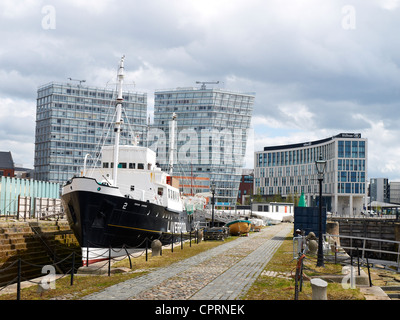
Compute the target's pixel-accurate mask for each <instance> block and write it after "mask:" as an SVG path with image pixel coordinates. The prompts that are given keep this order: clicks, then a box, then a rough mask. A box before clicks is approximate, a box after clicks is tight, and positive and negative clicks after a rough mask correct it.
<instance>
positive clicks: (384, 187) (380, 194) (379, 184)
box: [370, 178, 390, 203]
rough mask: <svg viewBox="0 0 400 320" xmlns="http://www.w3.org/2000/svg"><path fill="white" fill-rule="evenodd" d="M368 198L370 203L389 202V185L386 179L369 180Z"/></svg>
mask: <svg viewBox="0 0 400 320" xmlns="http://www.w3.org/2000/svg"><path fill="white" fill-rule="evenodd" d="M370 198H371V199H370V200H371V202H372V201H378V202H385V203H389V202H390V185H389V179H388V178H371V179H370Z"/></svg>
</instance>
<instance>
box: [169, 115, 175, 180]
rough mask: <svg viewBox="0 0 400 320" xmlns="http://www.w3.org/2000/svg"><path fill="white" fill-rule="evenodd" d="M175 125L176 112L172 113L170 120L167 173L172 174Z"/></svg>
mask: <svg viewBox="0 0 400 320" xmlns="http://www.w3.org/2000/svg"><path fill="white" fill-rule="evenodd" d="M175 126H176V113H175V112H174V113H173V114H172V121H171V127H170V142H169V174H170V175H171V176H172V172H173V169H174V154H175Z"/></svg>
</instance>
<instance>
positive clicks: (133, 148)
mask: <svg viewBox="0 0 400 320" xmlns="http://www.w3.org/2000/svg"><path fill="white" fill-rule="evenodd" d="M124 59H125V57H122V58H121V60H120V63H119V69H118V73H117V80H118V81H117V99H116V118H115V122H114V135H115V139H114V144H113V145H105V146H103V147H102V149H101V153H100V154H101V159H100V162H101V164H100V165H99V166H98V167H96V168H90V169H86V160H87V159H86V158H87V157H85V162H84V170H83V173H82V174H81V175H80V176H75V177H73V178H71V179H70V180H68V181H67V182H66V183H65V184H64V185H63V187H62V193H61V200H62V204H63V208H64V212H65V214H66V217H67V220H68V223H69V225H70V228H71V230H72V231H73V233H74V234H75V237H76V239H77V240H78V242H79V245H80V247H81V249H82V264H83V265H89V264H92V263H95V262H98V261H102V260H107V259H110V258H114V257H118V256H122V255H126V254H127V253H128V254H130V253H132V252H136V251H138V250H143V248H146V247H150V245H151V241H153V240H156V239H158V240H160V241H161V243H162V244H163V245H165V244H169V243H171V241H172V240H173V238H174V234H175V239H176V238H177V237H179V236H181V235H182V234H184V233H186V232H188V231H190V223H189V221H188V215H187V213H186V211H185V209H184V202H183V199H182V196H181V194H180V192H179V181H178V180H177V179H176V178H174V177H173V175H172V168H173V149H174V148H173V147H172V146H171V155H170V166H169V169H168V172H165V171H163V170H161V168H160V167H159V166H158V164H157V162H156V153H155V152H154V151H153V150H151V149H149V148H147V147H143V146H139V145H138V144H137V143H134V142H133V143H132V144H130V145H120V133H121V129H122V123H123V120H122V112H121V109H122V102H123V96H122V85H123V79H124ZM171 121H176V115H175V114H174V115H173V117H172V119H171ZM172 127H174V126H172ZM171 134H172V136H173V134H174V133H173V132H172V133H171ZM171 141H173V139H171Z"/></svg>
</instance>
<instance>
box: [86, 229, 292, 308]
mask: <svg viewBox="0 0 400 320" xmlns="http://www.w3.org/2000/svg"><path fill="white" fill-rule="evenodd" d="M292 228H293V225H292V224H290V223H281V224H278V225H274V226H269V227H267V228H264V229H262V231H261V232H258V233H252V234H250V236H249V237H240V238H238V239H236V240H234V241H231V242H227V243H225V244H222V245H220V246H218V247H216V248H213V249H210V250H207V251H205V252H202V253H200V254H198V255H196V256H194V257H191V258H188V259H186V260H182V261H179V262H176V263H174V264H172V265H170V266H168V267H164V268H159V269H156V270H154V271H152V272H150V273H148V274H146V275H144V276H141V277H138V278H134V279H131V280H127V281H125V282H122V283H119V284H116V285H114V286H111V287H109V288H107V289H105V290H103V291H101V292H98V293H94V294H91V295H89V296H86V297H85V298H84V299H86V300H190V299H192V300H234V299H238V298H240V296H241V295H243V294H244V293H246V292H247V290H248V289H249V288H250V286H251V285H252V284H253V282H254V281H255V280H256V279H257V277H258V276H259V274H260V273H261V272H262V270H263V269H264V267H265V265H266V264H267V263H268V261H269V260H270V259H271V257H272V256H273V254H274V253H275V251H276V250H277V249H278V248H279V246H280V245H281V244H282V241H283V240H284V238H285V237H286V236H287V235H288V233H289V232H290V231H291V230H292Z"/></svg>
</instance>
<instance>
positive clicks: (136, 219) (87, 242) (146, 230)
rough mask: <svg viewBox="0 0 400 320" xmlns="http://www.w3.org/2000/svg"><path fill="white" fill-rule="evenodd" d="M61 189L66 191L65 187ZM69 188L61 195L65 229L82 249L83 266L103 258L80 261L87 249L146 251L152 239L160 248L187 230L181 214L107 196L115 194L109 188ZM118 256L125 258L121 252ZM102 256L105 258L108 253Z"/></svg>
mask: <svg viewBox="0 0 400 320" xmlns="http://www.w3.org/2000/svg"><path fill="white" fill-rule="evenodd" d="M74 179H87V180H94V179H90V178H74ZM94 181H95V180H94ZM70 184H71V185H72V183H70ZM96 184H97V182H96ZM64 188H68V185H66V186H65V187H64ZM70 188H71V190H68V192H64V193H63V195H62V202H63V207H64V211H65V213H66V216H67V219H68V222H69V225H70V227H71V229H72V231H73V232H74V234H75V236H76V238H77V240H78V242H79V244H80V246H81V247H82V255H83V257H82V260H83V261H84V262H85V261H87V262H88V263H91V262H95V261H98V260H103V258H104V257H98V258H97V259H96V257H94V256H91V257H89V256H85V257H84V255H85V250H87V251H88V248H91V249H94V248H99V249H109V248H113V249H117V248H126V249H131V250H135V249H136V250H137V249H143V248H145V247H146V246H149V247H150V244H151V241H153V240H155V239H158V240H160V241H161V243H162V244H163V245H165V244H169V243H171V239H172V237H173V234H174V235H175V238H176V237H177V236H178V235H180V234H181V232H183V233H185V232H187V231H189V230H190V227H189V224H188V221H187V215H186V214H185V213H184V212H174V211H171V210H168V209H167V208H165V207H163V206H160V205H157V204H154V203H150V202H144V201H140V200H135V199H132V198H128V197H123V196H116V195H115V194H108V193H107V189H109V190H110V191H112V189H114V190H115V188H113V187H109V186H103V185H102V186H101V187H98V188H97V190H99V189H102V192H93V191H87V190H82V189H79V188H78V189H77V190H72V189H73V188H72V186H71V187H70ZM110 193H112V192H110ZM120 251H122V250H120ZM121 254H122V255H123V254H125V251H123V252H122V253H121ZM105 255H107V256H108V253H106V254H105ZM89 260H90V261H89Z"/></svg>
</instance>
